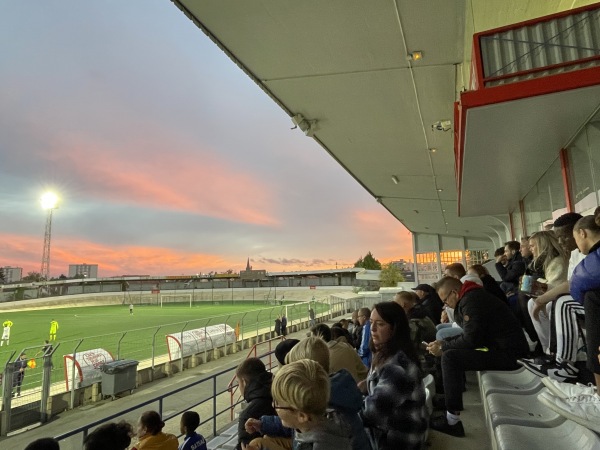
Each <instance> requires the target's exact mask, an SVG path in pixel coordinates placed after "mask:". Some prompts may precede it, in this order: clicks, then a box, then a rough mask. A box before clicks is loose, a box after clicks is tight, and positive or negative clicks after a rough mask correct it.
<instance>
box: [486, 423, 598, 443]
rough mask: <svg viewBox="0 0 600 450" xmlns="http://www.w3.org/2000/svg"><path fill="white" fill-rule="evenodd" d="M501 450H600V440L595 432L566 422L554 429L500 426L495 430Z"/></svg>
mask: <svg viewBox="0 0 600 450" xmlns="http://www.w3.org/2000/svg"><path fill="white" fill-rule="evenodd" d="M494 434H495V440H496V442H495V444H496V445H493V448H497V449H499V450H514V449H519V448H524V449H525V448H526V449H527V450H548V449H585V450H600V438H599V437H598V435H597V434H596V433H594V432H593V431H590V430H588V429H587V428H585V427H583V426H581V425H579V424H577V423H575V422H573V421H570V420H566V421H565V422H563V423H562V424H560V425H558V426H556V427H554V428H539V427H530V426H520V425H508V424H506V425H499V426H497V427H496V428H495V430H494Z"/></svg>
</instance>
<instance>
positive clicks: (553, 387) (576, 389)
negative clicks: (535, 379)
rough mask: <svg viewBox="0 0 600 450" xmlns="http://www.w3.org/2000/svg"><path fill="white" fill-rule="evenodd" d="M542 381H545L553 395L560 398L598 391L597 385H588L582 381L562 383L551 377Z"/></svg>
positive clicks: (592, 393) (591, 393)
mask: <svg viewBox="0 0 600 450" xmlns="http://www.w3.org/2000/svg"><path fill="white" fill-rule="evenodd" d="M542 383H544V385H545V386H546V387H547V388H548V390H549V391H550V392H551V393H552V395H554V396H556V397H558V398H569V397H574V396H576V395H594V394H595V393H596V387H595V386H591V385H589V386H586V385H585V384H581V383H577V384H571V383H562V382H560V381H556V380H555V379H554V378H551V377H544V378H542Z"/></svg>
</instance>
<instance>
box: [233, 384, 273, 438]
mask: <svg viewBox="0 0 600 450" xmlns="http://www.w3.org/2000/svg"><path fill="white" fill-rule="evenodd" d="M272 381H273V374H272V373H271V372H265V373H263V374H261V375H260V376H258V377H257V378H256V379H254V380H252V381H250V382H249V383H248V385H247V386H246V390H245V391H244V400H246V402H248V406H246V407H245V408H244V409H243V410H242V411H241V412H240V418H239V422H238V445H237V447H236V450H241V448H242V442H243V443H244V444H248V443H249V442H250V441H251V440H252V439H254V438H257V437H260V433H253V434H250V433H248V432H246V429H245V428H244V424H245V423H246V421H247V420H248V419H260V417H261V416H274V415H275V414H276V413H275V410H274V409H273V397H271V383H272Z"/></svg>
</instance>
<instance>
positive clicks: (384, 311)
mask: <svg viewBox="0 0 600 450" xmlns="http://www.w3.org/2000/svg"><path fill="white" fill-rule="evenodd" d="M490 270H492V272H494V274H496V273H497V278H494V276H492V275H491V274H490ZM310 319H311V325H312V327H311V332H310V333H309V336H307V337H306V338H304V339H302V340H297V339H284V340H282V341H281V343H280V344H279V345H278V346H277V349H276V350H275V356H276V358H277V360H278V361H279V364H280V367H279V368H278V369H277V370H276V371H275V375H273V374H272V373H271V372H270V371H269V370H267V368H266V367H265V365H264V363H263V362H262V361H261V359H259V358H249V359H246V360H245V361H243V362H242V363H241V364H240V365H239V366H238V368H237V370H236V377H237V380H238V383H239V389H240V393H241V395H242V396H243V398H244V401H245V403H246V406H245V408H243V409H242V411H241V413H240V414H239V423H238V444H237V447H236V448H237V450H310V449H313V450H324V449H332V448H335V449H336V450H369V449H371V450H392V449H404V450H410V449H415V450H418V449H423V448H424V447H425V440H426V436H427V430H428V429H433V430H437V431H439V432H442V433H446V434H449V435H451V436H455V437H463V436H465V434H466V433H467V431H468V424H467V426H465V425H464V424H463V422H462V420H461V411H462V410H463V407H464V406H463V393H464V391H465V390H466V382H465V380H466V376H465V374H466V372H468V371H479V370H502V371H513V370H516V369H519V368H520V367H523V368H524V369H525V370H528V371H530V372H532V373H534V374H535V375H536V376H539V377H540V378H541V381H542V383H543V384H544V385H545V386H546V387H547V388H548V389H546V390H543V391H542V392H541V393H540V394H539V400H540V401H541V402H542V403H544V404H545V405H547V406H548V407H550V408H551V409H553V410H554V411H556V412H557V413H559V414H561V415H563V416H565V417H567V418H569V419H571V420H575V421H576V422H578V423H580V424H582V425H584V426H586V427H588V428H590V429H592V430H594V431H596V432H600V397H599V396H598V393H597V391H596V386H597V385H598V382H600V361H599V350H600V349H599V347H600V329H599V327H598V324H599V323H600V208H598V209H597V210H596V211H595V214H594V215H590V216H585V217H583V216H581V215H579V214H576V213H567V214H564V215H562V216H561V217H559V218H558V219H556V221H555V222H554V223H553V226H552V229H549V230H545V231H539V232H536V233H534V234H533V235H531V236H528V237H525V238H523V239H522V240H521V241H520V242H519V241H509V242H506V244H505V245H504V247H503V248H501V249H498V250H497V251H496V254H495V260H492V261H490V262H488V263H487V264H484V265H480V264H476V265H472V266H471V267H468V269H466V268H465V267H464V266H463V265H462V264H460V263H454V264H450V265H448V266H447V267H446V268H445V271H444V276H443V277H442V278H441V279H440V280H439V281H438V282H437V283H435V285H434V286H430V285H427V284H419V285H418V286H417V287H415V288H414V289H413V290H412V291H402V292H398V293H397V294H396V295H395V297H394V301H391V302H381V303H377V304H375V305H374V306H373V307H372V308H366V307H363V308H360V309H358V310H356V311H354V313H353V314H352V320H342V321H340V322H338V323H336V324H334V325H333V326H331V327H330V326H328V325H326V324H324V323H316V321H315V317H314V314H313V315H311V317H310ZM277 321H278V324H277V325H278V327H277V328H278V329H277V334H278V335H279V334H281V335H283V336H285V334H287V330H286V323H285V322H286V320H285V316H281V317H278V319H277ZM429 374H431V375H433V378H434V379H435V383H436V387H437V389H436V390H437V392H438V393H440V395H438V396H436V399H435V400H436V401H435V406H436V407H437V409H438V412H437V413H435V412H434V413H433V414H431V411H430V410H428V408H427V404H426V387H425V384H424V382H423V380H424V378H425V377H426V376H427V375H429ZM199 423H200V417H199V416H198V414H197V413H195V412H192V411H189V412H186V413H184V414H183V415H182V417H181V433H182V435H183V438H182V442H181V443H179V442H178V440H177V437H176V436H174V435H172V434H168V433H163V432H162V429H163V426H164V423H163V422H162V420H161V417H160V416H159V415H158V413H156V412H154V411H147V412H145V413H144V414H142V416H141V418H140V420H139V423H138V424H137V428H136V429H135V430H134V429H133V427H132V426H131V425H129V424H127V423H124V422H121V423H109V424H106V425H103V426H101V427H99V428H97V429H96V430H94V431H93V432H92V433H91V434H90V435H89V436H88V437H87V438H86V441H85V447H84V448H85V449H86V450H95V449H105V448H111V449H126V448H128V447H129V445H130V444H131V440H132V438H135V443H134V447H133V448H134V449H136V450H144V449H159V450H163V449H164V450H175V449H179V450H205V449H206V443H205V440H204V438H203V437H202V436H201V435H199V434H197V433H196V428H197V427H198V426H199ZM51 444H52V442H50V440H47V442H46V443H42V444H40V445H51ZM36 445H37V444H36V443H32V444H31V445H30V446H29V447H27V448H28V449H30V450H34V449H42V448H44V449H45V448H48V449H50V448H58V446H56V447H50V446H43V447H42V446H37V447H36Z"/></svg>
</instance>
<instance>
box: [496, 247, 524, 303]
mask: <svg viewBox="0 0 600 450" xmlns="http://www.w3.org/2000/svg"><path fill="white" fill-rule="evenodd" d="M520 248H521V244H519V243H518V242H517V241H508V242H507V243H505V244H504V256H505V257H506V265H504V264H503V263H502V260H503V257H502V256H498V257H496V270H497V271H498V274H499V275H500V278H502V283H500V287H501V288H502V290H503V291H504V292H506V293H507V294H508V293H512V294H516V293H517V292H518V290H519V278H520V277H521V276H523V275H524V274H525V269H526V266H525V260H523V256H521V252H520V251H519V249H520Z"/></svg>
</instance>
